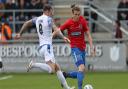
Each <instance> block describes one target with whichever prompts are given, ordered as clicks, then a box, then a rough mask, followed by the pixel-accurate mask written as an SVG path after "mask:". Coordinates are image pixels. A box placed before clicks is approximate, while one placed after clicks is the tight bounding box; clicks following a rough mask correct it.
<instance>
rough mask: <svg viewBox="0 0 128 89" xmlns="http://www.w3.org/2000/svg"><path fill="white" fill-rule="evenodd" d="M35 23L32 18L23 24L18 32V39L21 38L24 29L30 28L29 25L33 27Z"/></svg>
mask: <svg viewBox="0 0 128 89" xmlns="http://www.w3.org/2000/svg"><path fill="white" fill-rule="evenodd" d="M32 25H33V23H32V20H28V21H26V22H25V23H24V24H23V26H22V27H21V29H20V32H19V33H18V34H16V37H15V38H16V39H18V38H20V37H21V35H22V33H23V31H24V30H28V27H31V26H32Z"/></svg>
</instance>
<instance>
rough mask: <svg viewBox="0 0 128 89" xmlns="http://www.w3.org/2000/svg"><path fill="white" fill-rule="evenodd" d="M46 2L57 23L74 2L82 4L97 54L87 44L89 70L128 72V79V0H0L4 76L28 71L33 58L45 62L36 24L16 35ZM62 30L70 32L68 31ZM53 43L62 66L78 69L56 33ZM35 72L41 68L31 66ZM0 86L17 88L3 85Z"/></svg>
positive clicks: (0, 56)
mask: <svg viewBox="0 0 128 89" xmlns="http://www.w3.org/2000/svg"><path fill="white" fill-rule="evenodd" d="M45 4H50V5H51V6H53V8H54V16H53V18H54V21H55V24H56V25H57V26H58V27H59V26H60V25H61V24H63V23H64V21H66V19H67V18H70V17H71V16H72V14H71V8H70V6H71V4H76V5H79V7H80V8H81V14H82V15H83V16H84V17H85V19H87V20H88V26H89V28H90V32H91V35H92V38H93V43H94V47H95V51H96V56H95V57H91V56H90V47H89V45H87V49H86V50H87V64H86V68H87V71H89V72H90V73H92V74H93V73H94V75H95V73H98V74H102V73H104V72H106V75H107V74H111V73H112V74H113V72H114V73H115V75H116V74H120V73H125V74H126V77H125V78H124V79H122V82H123V81H124V80H126V81H127V82H128V78H127V77H128V73H127V72H128V0H0V73H1V74H2V75H1V76H4V74H3V73H25V72H26V66H27V65H28V63H29V61H30V60H31V59H33V60H34V61H38V62H43V60H42V58H41V57H40V55H39V54H38V51H37V49H38V35H37V32H36V29H35V27H34V26H33V27H32V28H29V29H30V30H27V31H26V32H24V33H23V36H22V38H21V39H18V40H17V39H15V38H14V37H15V35H16V33H18V32H19V30H20V28H21V26H22V25H23V23H24V22H25V21H27V20H29V19H32V18H34V17H36V16H40V15H41V14H42V11H43V10H42V8H43V6H44V5H45ZM63 33H64V34H65V35H67V34H66V32H63ZM87 43H88V40H87ZM53 45H54V53H55V57H56V61H57V62H58V63H59V64H60V66H61V68H62V69H63V70H65V71H69V70H75V69H76V68H75V67H74V64H73V62H72V57H71V49H70V46H69V44H67V43H64V41H63V40H62V39H61V38H59V37H56V38H55V39H53ZM32 72H36V73H37V72H40V70H32ZM99 72H100V73H99ZM108 72H109V73H108ZM115 75H114V76H115ZM92 76H93V75H92ZM122 76H124V75H122ZM118 77H120V76H118ZM93 78H94V77H93ZM97 79H98V78H97ZM106 79H107V78H106ZM106 79H105V80H106ZM0 80H1V79H0ZM92 80H93V79H92ZM92 80H91V81H90V83H91V82H92ZM105 80H103V81H105ZM113 80H114V79H113ZM88 81H89V79H88ZM95 81H96V80H95ZM109 81H111V80H108V82H109ZM117 81H120V80H117ZM126 81H125V82H126ZM108 82H107V83H108ZM115 82H116V81H115ZM100 83H101V82H99V84H100ZM119 84H120V83H119ZM76 85H77V84H76ZM93 85H94V86H95V88H94V89H127V88H128V86H127V84H126V85H125V87H123V88H118V87H117V88H113V87H112V85H111V84H110V85H109V88H103V87H102V88H97V86H98V85H97V84H96V82H94V84H93ZM1 86H2V85H1ZM105 86H108V85H105ZM116 86H118V84H117V85H116ZM122 86H123V85H122ZM0 89H15V88H14V87H13V88H5V86H3V88H0ZM18 89H19V88H18ZM22 89H25V88H22ZM27 89H28V88H27ZM30 89H40V88H30ZM42 89H45V88H42ZM48 89H57V88H48Z"/></svg>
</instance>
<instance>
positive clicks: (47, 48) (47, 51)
mask: <svg viewBox="0 0 128 89" xmlns="http://www.w3.org/2000/svg"><path fill="white" fill-rule="evenodd" d="M39 53H40V55H41V56H44V58H45V62H48V61H52V62H53V63H55V57H54V54H53V46H52V45H50V44H44V45H42V46H40V48H39Z"/></svg>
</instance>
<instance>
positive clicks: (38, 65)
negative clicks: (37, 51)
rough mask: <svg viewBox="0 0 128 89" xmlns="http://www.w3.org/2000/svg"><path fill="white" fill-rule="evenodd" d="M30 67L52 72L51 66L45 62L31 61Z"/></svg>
mask: <svg viewBox="0 0 128 89" xmlns="http://www.w3.org/2000/svg"><path fill="white" fill-rule="evenodd" d="M32 67H37V68H40V69H41V70H44V71H47V72H48V73H51V72H52V68H51V67H50V66H49V65H48V64H46V63H33V64H32Z"/></svg>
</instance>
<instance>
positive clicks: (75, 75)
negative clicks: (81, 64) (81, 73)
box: [67, 71, 78, 78]
mask: <svg viewBox="0 0 128 89" xmlns="http://www.w3.org/2000/svg"><path fill="white" fill-rule="evenodd" d="M77 73H78V72H77V71H72V72H68V73H67V74H68V77H69V78H77Z"/></svg>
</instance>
